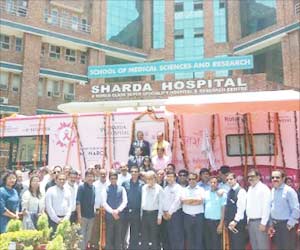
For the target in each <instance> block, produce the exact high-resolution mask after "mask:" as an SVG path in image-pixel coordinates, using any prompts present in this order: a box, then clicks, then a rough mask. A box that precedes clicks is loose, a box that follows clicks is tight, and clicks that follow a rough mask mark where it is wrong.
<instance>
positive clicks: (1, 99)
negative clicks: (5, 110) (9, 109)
mask: <svg viewBox="0 0 300 250" xmlns="http://www.w3.org/2000/svg"><path fill="white" fill-rule="evenodd" d="M0 104H8V98H6V97H0Z"/></svg>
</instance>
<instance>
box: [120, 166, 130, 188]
mask: <svg viewBox="0 0 300 250" xmlns="http://www.w3.org/2000/svg"><path fill="white" fill-rule="evenodd" d="M119 169H120V173H119V174H118V185H119V186H121V185H122V184H123V182H125V181H130V179H131V174H130V173H128V166H127V163H125V162H122V163H121V164H120V168H119Z"/></svg>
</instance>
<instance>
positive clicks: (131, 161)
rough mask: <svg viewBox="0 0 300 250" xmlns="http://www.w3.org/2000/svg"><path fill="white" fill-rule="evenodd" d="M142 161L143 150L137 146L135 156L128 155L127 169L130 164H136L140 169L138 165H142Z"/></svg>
mask: <svg viewBox="0 0 300 250" xmlns="http://www.w3.org/2000/svg"><path fill="white" fill-rule="evenodd" d="M143 161H144V156H143V151H142V148H141V147H140V146H138V147H136V148H135V156H133V157H130V158H129V160H128V167H129V169H131V167H132V166H138V168H139V169H140V167H141V166H142V165H143Z"/></svg>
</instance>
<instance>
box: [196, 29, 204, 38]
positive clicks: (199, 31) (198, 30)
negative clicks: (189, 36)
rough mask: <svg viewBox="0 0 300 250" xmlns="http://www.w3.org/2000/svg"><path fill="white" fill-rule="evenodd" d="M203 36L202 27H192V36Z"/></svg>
mask: <svg viewBox="0 0 300 250" xmlns="http://www.w3.org/2000/svg"><path fill="white" fill-rule="evenodd" d="M197 37H198V38H199V37H203V28H194V38H197Z"/></svg>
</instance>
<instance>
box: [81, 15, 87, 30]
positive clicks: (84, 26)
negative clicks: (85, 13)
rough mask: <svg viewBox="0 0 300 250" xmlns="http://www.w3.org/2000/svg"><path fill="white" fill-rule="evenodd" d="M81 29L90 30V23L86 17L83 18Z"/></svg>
mask: <svg viewBox="0 0 300 250" xmlns="http://www.w3.org/2000/svg"><path fill="white" fill-rule="evenodd" d="M81 29H82V30H83V31H88V23H87V20H86V19H85V18H83V19H81Z"/></svg>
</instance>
